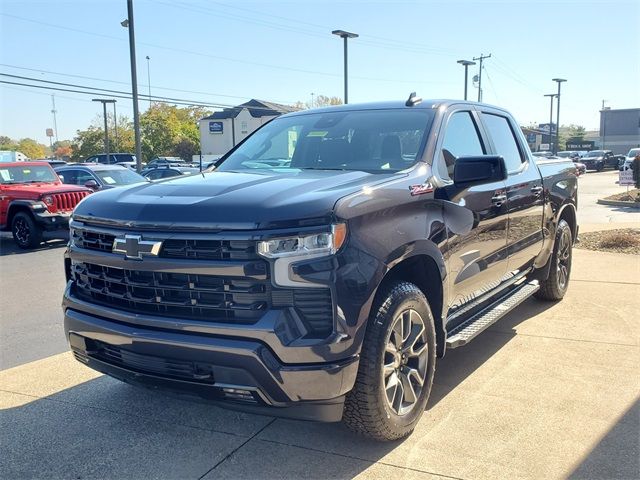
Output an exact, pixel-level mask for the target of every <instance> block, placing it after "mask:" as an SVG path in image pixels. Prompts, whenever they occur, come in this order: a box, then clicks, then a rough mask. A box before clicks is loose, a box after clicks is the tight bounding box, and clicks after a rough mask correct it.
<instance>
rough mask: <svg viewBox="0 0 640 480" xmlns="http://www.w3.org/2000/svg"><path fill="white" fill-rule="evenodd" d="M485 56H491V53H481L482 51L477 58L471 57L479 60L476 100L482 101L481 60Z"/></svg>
mask: <svg viewBox="0 0 640 480" xmlns="http://www.w3.org/2000/svg"><path fill="white" fill-rule="evenodd" d="M485 58H491V54H489V55H483V54H482V53H481V54H480V56H479V57H478V58H476V57H473V59H474V60H479V61H480V65H479V66H478V102H481V101H482V61H483V60H484V59H485Z"/></svg>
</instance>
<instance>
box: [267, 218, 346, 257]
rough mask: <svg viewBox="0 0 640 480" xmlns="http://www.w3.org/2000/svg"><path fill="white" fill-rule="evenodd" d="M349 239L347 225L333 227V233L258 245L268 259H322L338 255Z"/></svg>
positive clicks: (278, 240) (274, 240)
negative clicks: (325, 256)
mask: <svg viewBox="0 0 640 480" xmlns="http://www.w3.org/2000/svg"><path fill="white" fill-rule="evenodd" d="M346 238H347V225H346V224H345V223H338V224H336V225H332V226H331V232H322V233H314V234H312V235H305V236H300V237H285V238H274V239H273V240H265V241H263V242H260V243H258V253H259V254H260V255H262V256H263V257H266V258H283V257H308V256H313V257H320V256H323V255H332V254H334V253H336V252H337V251H338V250H339V249H340V247H341V246H342V244H343V243H344V241H345V239H346Z"/></svg>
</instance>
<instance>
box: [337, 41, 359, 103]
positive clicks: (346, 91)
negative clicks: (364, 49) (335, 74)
mask: <svg viewBox="0 0 640 480" xmlns="http://www.w3.org/2000/svg"><path fill="white" fill-rule="evenodd" d="M331 33H332V34H334V35H337V36H339V37H340V38H342V39H344V103H345V105H346V104H347V103H349V95H348V85H347V40H348V39H349V38H358V37H359V35H358V34H357V33H351V32H345V31H344V30H334V31H332V32H331Z"/></svg>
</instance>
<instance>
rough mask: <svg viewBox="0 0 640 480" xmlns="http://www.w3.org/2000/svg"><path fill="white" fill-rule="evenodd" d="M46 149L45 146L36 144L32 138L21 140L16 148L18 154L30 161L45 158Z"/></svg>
mask: <svg viewBox="0 0 640 480" xmlns="http://www.w3.org/2000/svg"><path fill="white" fill-rule="evenodd" d="M48 149H49V148H48V147H47V146H46V145H43V144H41V143H38V142H36V141H35V140H34V139H33V138H23V139H21V140H20V141H19V142H18V145H17V146H16V150H17V151H18V152H22V153H24V154H25V155H26V156H27V157H29V158H30V159H32V160H33V159H36V158H44V157H46V156H47V150H48Z"/></svg>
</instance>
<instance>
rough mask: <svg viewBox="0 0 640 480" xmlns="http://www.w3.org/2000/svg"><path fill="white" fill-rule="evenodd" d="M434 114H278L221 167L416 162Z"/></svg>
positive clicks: (389, 167) (376, 167) (386, 168)
mask: <svg viewBox="0 0 640 480" xmlns="http://www.w3.org/2000/svg"><path fill="white" fill-rule="evenodd" d="M433 115H434V114H433V110H428V109H416V110H404V109H402V110H401V109H397V110H389V109H387V110H368V111H362V110H361V111H351V112H327V113H311V114H307V115H297V116H293V117H282V118H277V119H275V120H273V121H272V122H270V123H268V124H267V125H265V126H264V127H263V128H261V129H260V130H258V131H257V132H256V133H255V134H254V135H252V136H251V137H249V138H248V139H247V140H246V141H245V142H244V143H243V144H242V145H240V146H239V147H238V148H237V149H236V150H235V151H234V152H233V153H232V154H231V155H229V157H227V158H226V159H225V160H224V161H223V163H222V164H220V165H219V166H218V168H217V169H218V170H219V171H231V170H247V169H263V170H264V169H267V170H276V171H292V170H294V171H296V170H362V171H367V172H371V173H388V172H393V171H398V170H403V169H405V168H407V167H410V166H411V165H413V163H415V161H416V158H417V155H418V153H419V151H420V148H421V146H422V144H423V139H424V138H425V134H426V132H427V131H428V130H429V128H430V126H431V122H432V120H433Z"/></svg>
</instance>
